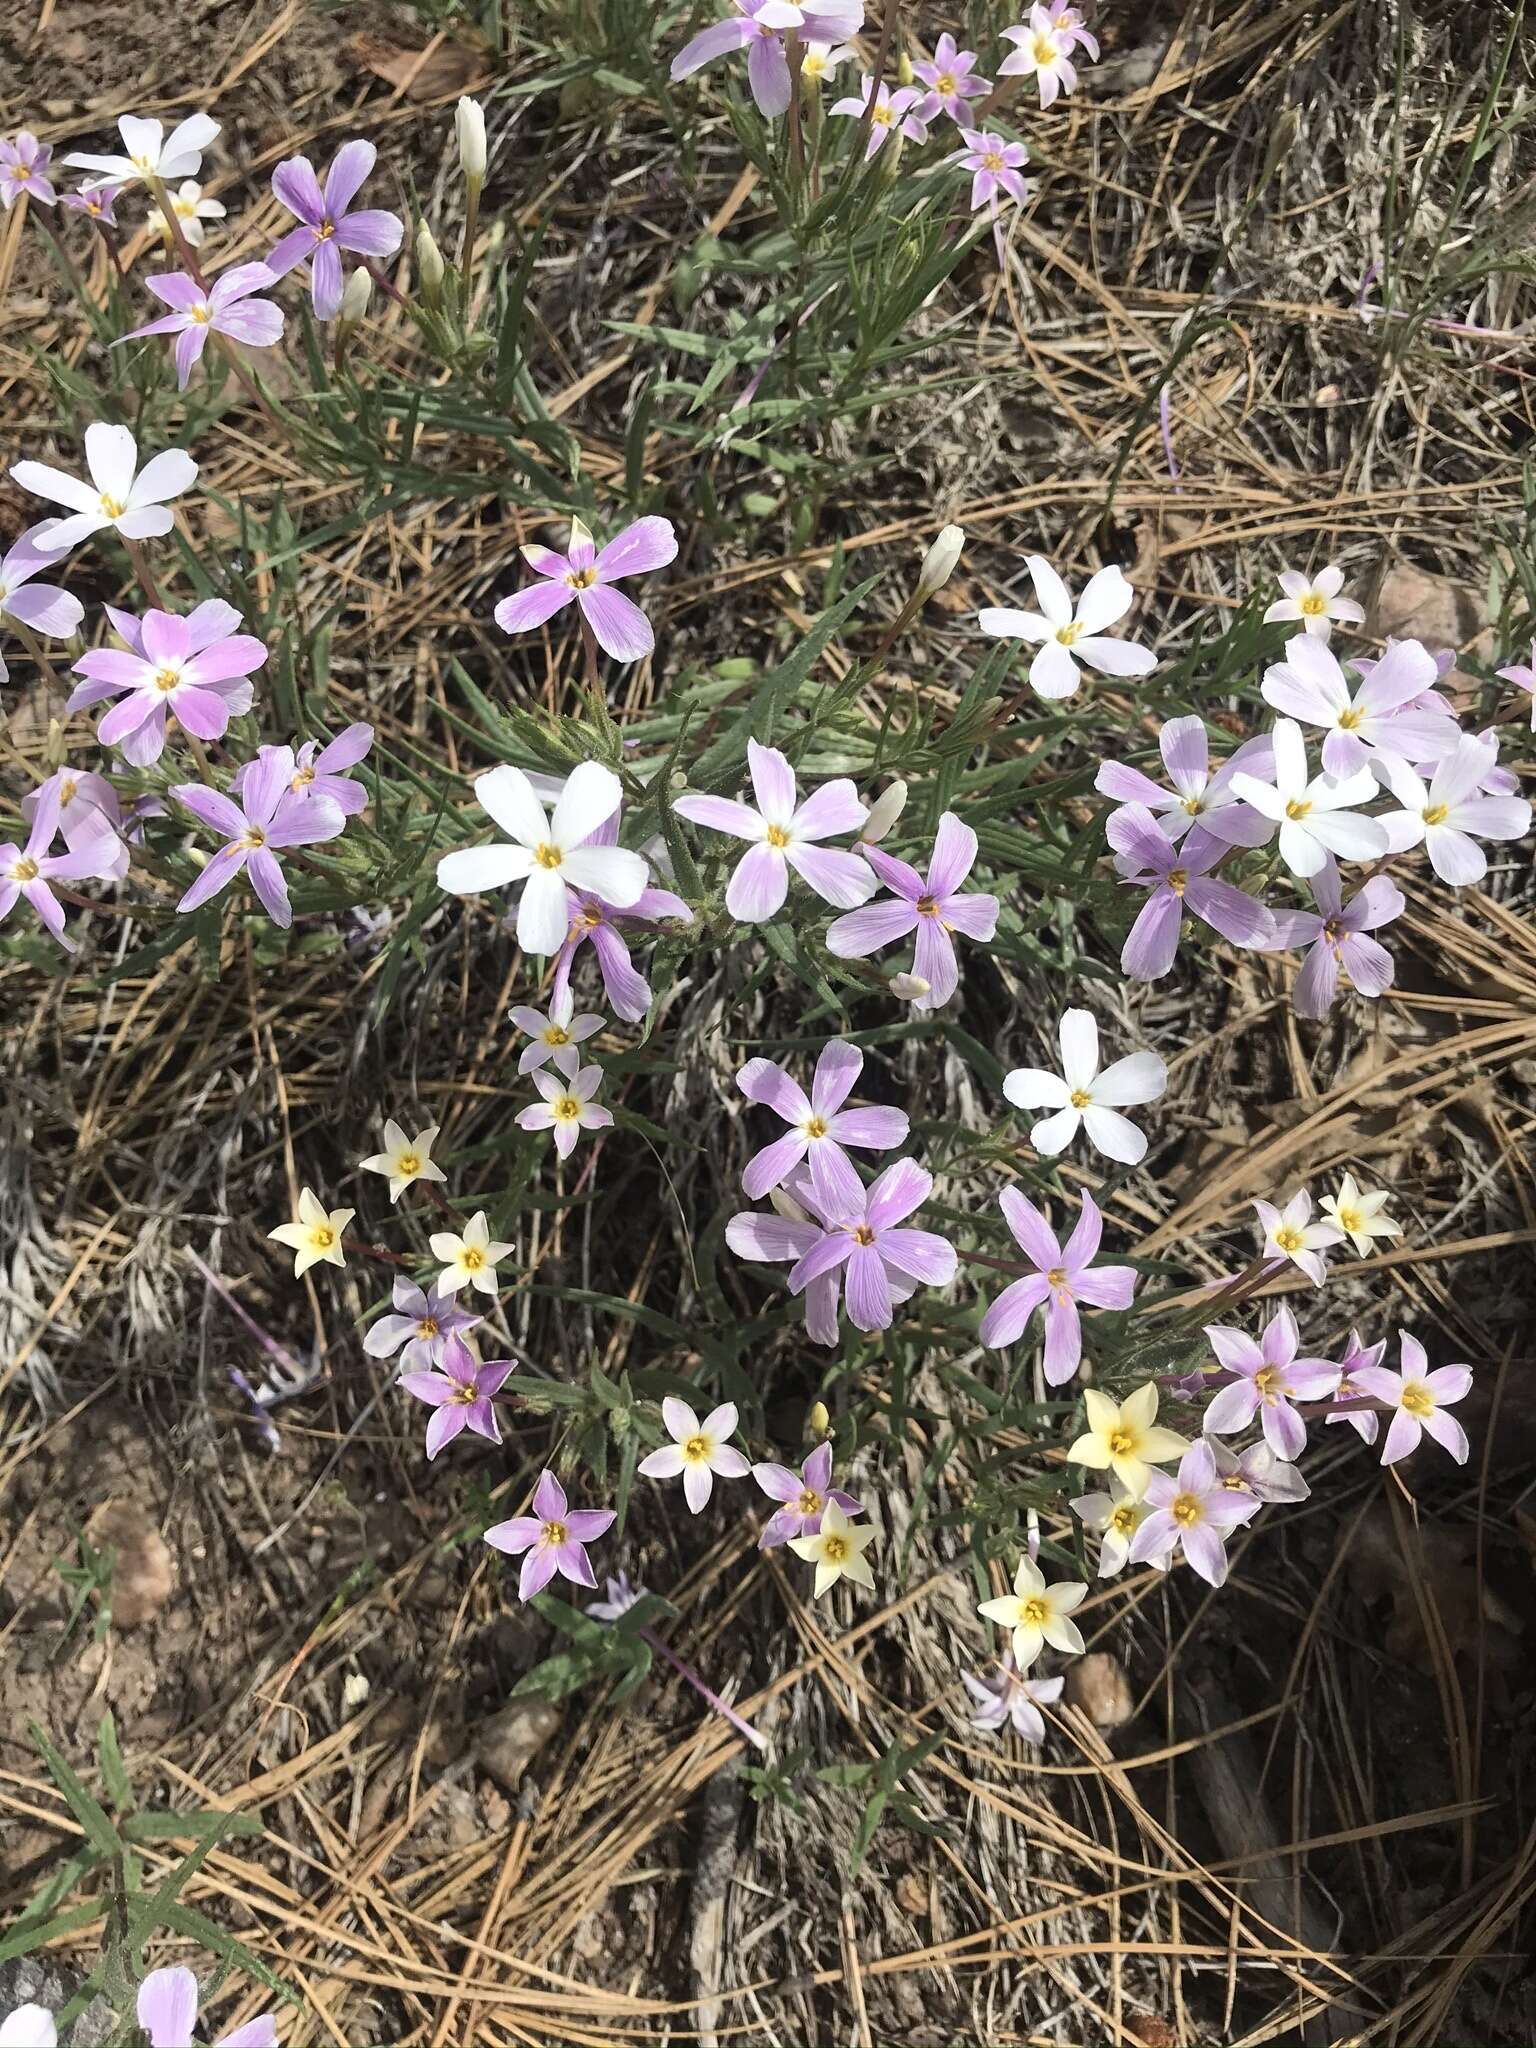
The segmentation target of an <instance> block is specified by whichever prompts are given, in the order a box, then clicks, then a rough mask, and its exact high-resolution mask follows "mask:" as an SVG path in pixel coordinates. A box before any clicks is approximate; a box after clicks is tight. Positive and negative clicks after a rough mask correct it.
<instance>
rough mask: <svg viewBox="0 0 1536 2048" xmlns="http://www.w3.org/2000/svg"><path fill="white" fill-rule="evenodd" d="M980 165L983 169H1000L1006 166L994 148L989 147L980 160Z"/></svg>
mask: <svg viewBox="0 0 1536 2048" xmlns="http://www.w3.org/2000/svg"><path fill="white" fill-rule="evenodd" d="M981 167H982V169H983V170H984V171H1001V170H1004V169H1006V166H1005V165H1004V163H1003V160H1002V158H1001V157H1000V156H999V155H998V153H997V151H996V150H995V149H989V150H988V151H987V153H986V155H985V156H984V157H983V158H982V160H981Z"/></svg>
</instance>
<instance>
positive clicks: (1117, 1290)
mask: <svg viewBox="0 0 1536 2048" xmlns="http://www.w3.org/2000/svg"><path fill="white" fill-rule="evenodd" d="M997 1199H998V1203H999V1205H1000V1206H1001V1208H1002V1212H1003V1215H1004V1217H1005V1218H1006V1220H1007V1224H1008V1228H1009V1229H1010V1230H1011V1231H1012V1232H1013V1235H1014V1237H1015V1239H1016V1240H1017V1241H1018V1245H1019V1248H1020V1250H1021V1251H1022V1252H1023V1253H1024V1255H1025V1257H1026V1258H1027V1259H1028V1260H1029V1262H1030V1264H1031V1265H1032V1266H1034V1267H1035V1269H1036V1270H1035V1271H1034V1272H1033V1273H1031V1274H1028V1275H1026V1277H1025V1278H1024V1279H1022V1280H1015V1281H1014V1282H1013V1283H1012V1284H1011V1285H1010V1286H1008V1287H1005V1288H1004V1289H1003V1291H1002V1293H1001V1294H1000V1295H999V1296H998V1297H997V1299H996V1301H994V1302H993V1303H992V1305H991V1307H990V1308H989V1309H988V1310H987V1312H986V1314H985V1315H984V1316H983V1317H982V1319H981V1332H980V1335H981V1341H982V1343H983V1344H985V1345H986V1346H987V1348H988V1350H990V1351H996V1350H999V1349H1001V1347H1002V1346H1004V1345H1005V1344H1014V1343H1016V1342H1017V1341H1018V1339H1019V1338H1020V1337H1022V1336H1023V1334H1024V1331H1025V1328H1026V1326H1027V1325H1028V1323H1029V1320H1030V1318H1031V1317H1032V1316H1033V1315H1034V1313H1035V1310H1036V1309H1037V1308H1043V1309H1044V1310H1045V1377H1046V1381H1047V1383H1048V1384H1049V1385H1050V1386H1053V1387H1061V1386H1065V1385H1066V1383H1067V1381H1068V1380H1069V1379H1071V1377H1072V1375H1073V1374H1074V1373H1075V1372H1076V1371H1077V1368H1078V1366H1079V1364H1080V1363H1081V1361H1082V1356H1083V1326H1082V1318H1081V1316H1080V1315H1079V1313H1078V1303H1079V1302H1087V1303H1088V1304H1089V1305H1090V1306H1091V1307H1094V1308H1129V1307H1130V1305H1131V1296H1132V1295H1133V1293H1134V1292H1135V1289H1136V1273H1135V1269H1134V1268H1133V1267H1130V1266H1095V1265H1094V1260H1095V1259H1096V1258H1097V1256H1098V1251H1099V1242H1100V1239H1101V1238H1102V1236H1103V1234H1104V1219H1103V1217H1102V1216H1101V1215H1100V1213H1099V1208H1098V1204H1097V1203H1096V1202H1095V1201H1094V1199H1093V1197H1092V1195H1090V1194H1089V1193H1088V1192H1087V1190H1086V1189H1085V1190H1084V1192H1083V1198H1082V1213H1081V1215H1080V1216H1079V1217H1078V1219H1077V1222H1076V1224H1075V1225H1074V1227H1073V1230H1072V1235H1071V1236H1070V1237H1069V1238H1068V1239H1067V1242H1066V1244H1065V1246H1063V1245H1062V1244H1060V1243H1059V1242H1058V1240H1057V1237H1056V1233H1055V1232H1054V1231H1053V1230H1052V1229H1051V1227H1050V1225H1049V1224H1048V1223H1047V1222H1046V1220H1045V1218H1044V1216H1043V1215H1042V1214H1041V1213H1040V1211H1039V1210H1038V1209H1037V1208H1036V1207H1035V1205H1034V1203H1033V1202H1031V1201H1030V1200H1029V1199H1028V1198H1027V1197H1026V1196H1024V1195H1022V1194H1020V1193H1019V1191H1018V1189H1017V1188H1004V1189H1003V1191H1002V1193H1001V1194H1000V1195H999V1196H998V1198H997Z"/></svg>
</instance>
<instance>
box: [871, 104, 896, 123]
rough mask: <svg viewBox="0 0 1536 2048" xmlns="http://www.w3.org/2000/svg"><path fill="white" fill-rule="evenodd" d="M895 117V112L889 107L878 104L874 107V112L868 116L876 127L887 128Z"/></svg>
mask: <svg viewBox="0 0 1536 2048" xmlns="http://www.w3.org/2000/svg"><path fill="white" fill-rule="evenodd" d="M895 118H896V116H895V114H894V113H892V111H891V109H890V108H889V107H879V106H877V107H876V108H875V111H874V113H873V114H871V116H870V119H871V120H872V121H873V122H874V124H875V126H876V127H877V128H889V127H890V125H891V123H892V122H893V121H894V120H895Z"/></svg>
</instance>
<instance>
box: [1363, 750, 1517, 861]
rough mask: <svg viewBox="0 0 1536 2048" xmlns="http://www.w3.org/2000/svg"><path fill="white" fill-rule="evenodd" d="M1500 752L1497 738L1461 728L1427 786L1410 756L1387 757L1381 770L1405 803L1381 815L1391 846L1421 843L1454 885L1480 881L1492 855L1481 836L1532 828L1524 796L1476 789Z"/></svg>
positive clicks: (1511, 835)
mask: <svg viewBox="0 0 1536 2048" xmlns="http://www.w3.org/2000/svg"><path fill="white" fill-rule="evenodd" d="M1498 752H1499V749H1498V742H1497V741H1496V740H1495V741H1492V742H1485V741H1483V740H1481V739H1479V738H1478V737H1476V736H1475V735H1474V734H1472V733H1463V734H1462V736H1461V738H1460V739H1459V740H1458V741H1457V742H1456V745H1455V746H1454V748H1452V750H1451V751H1450V752H1449V753H1448V754H1446V755H1445V757H1444V759H1443V760H1442V761H1441V762H1440V765H1439V766H1438V767H1437V768H1436V769H1435V771H1434V775H1433V777H1432V778H1431V780H1430V783H1429V786H1428V788H1426V787H1425V785H1424V781H1423V778H1422V776H1419V775H1416V774H1415V773H1414V771H1413V769H1411V768H1410V767H1409V766H1408V763H1407V762H1406V761H1403V760H1399V759H1397V758H1396V757H1395V756H1393V755H1385V756H1383V757H1382V761H1381V775H1382V777H1383V779H1384V780H1385V782H1386V784H1387V787H1388V788H1389V789H1390V790H1391V792H1392V794H1393V796H1394V797H1395V798H1396V799H1397V802H1398V804H1399V805H1400V806H1401V808H1400V809H1398V810H1395V811H1388V812H1386V813H1385V814H1384V816H1383V817H1382V820H1381V828H1380V829H1381V830H1382V836H1383V837H1384V839H1385V840H1386V842H1387V846H1388V848H1390V850H1391V851H1392V852H1393V853H1406V852H1407V851H1408V850H1409V849H1410V848H1411V847H1414V846H1418V845H1420V844H1422V845H1423V848H1424V851H1425V852H1426V853H1427V854H1428V855H1429V864H1430V866H1431V867H1432V868H1433V869H1434V871H1435V873H1436V874H1437V875H1438V876H1439V877H1440V879H1441V881H1442V882H1447V883H1449V884H1450V886H1451V887H1452V888H1453V889H1462V888H1465V887H1466V886H1467V885H1468V884H1469V883H1471V882H1480V881H1481V880H1482V879H1483V877H1484V875H1486V874H1487V872H1488V856H1487V855H1486V854H1485V853H1484V852H1483V849H1482V848H1481V847H1480V846H1479V845H1478V843H1477V842H1478V840H1479V839H1523V838H1524V837H1525V835H1526V833H1527V832H1529V831H1530V829H1531V807H1530V805H1529V804H1528V803H1527V802H1526V801H1525V799H1524V798H1523V797H1515V796H1480V795H1479V794H1478V791H1479V790H1480V789H1481V788H1482V785H1483V783H1484V781H1485V780H1486V778H1487V776H1488V773H1489V771H1490V769H1491V768H1492V767H1493V766H1494V764H1495V762H1496V761H1497V759H1498Z"/></svg>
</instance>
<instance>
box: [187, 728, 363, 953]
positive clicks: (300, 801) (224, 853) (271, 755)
mask: <svg viewBox="0 0 1536 2048" xmlns="http://www.w3.org/2000/svg"><path fill="white" fill-rule="evenodd" d="M292 784H293V749H292V747H262V748H260V749H259V750H258V752H257V756H256V759H255V761H254V762H253V763H251V765H250V766H249V767H248V768H247V770H246V773H245V776H244V779H243V780H242V782H241V785H240V796H239V800H238V802H237V801H236V799H235V798H233V797H230V796H225V795H224V794H223V793H222V792H221V791H219V790H216V789H209V788H208V787H207V786H206V785H205V784H203V783H201V782H178V783H173V784H172V786H171V788H170V790H169V791H168V792H167V794H168V795H170V796H173V797H175V799H176V801H177V802H178V803H179V804H180V805H181V806H182V808H183V809H184V810H188V811H190V812H191V813H192V815H193V817H194V818H196V819H198V820H199V822H200V823H202V824H204V825H207V826H209V827H210V828H211V829H212V830H213V831H215V832H218V833H221V834H222V835H223V837H224V841H225V843H224V845H222V846H221V847H220V848H219V850H218V852H217V853H215V854H213V855H212V856H211V858H210V859H209V860H208V862H207V863H206V865H205V866H204V868H203V871H202V873H201V874H200V875H199V876H198V878H197V880H196V881H195V882H194V883H193V884H192V886H191V888H190V889H188V890H187V892H186V894H185V895H184V896H183V897H182V899H181V901H180V902H179V903H178V904H177V906H176V908H177V909H178V910H179V911H190V910H196V909H197V908H198V907H199V906H200V905H201V904H204V903H206V902H208V901H209V899H210V898H211V897H214V896H217V895H218V893H219V891H220V890H221V889H223V888H226V887H227V886H228V885H229V883H230V882H232V881H233V880H234V878H235V876H236V875H237V874H239V872H240V870H241V869H242V868H243V869H244V870H245V872H246V874H247V875H248V876H249V877H250V882H251V887H252V888H253V889H254V890H255V891H256V894H257V896H258V897H260V899H261V903H262V907H263V908H264V909H265V911H266V913H267V915H268V916H269V917H270V918H271V919H272V922H273V923H274V924H276V925H280V926H281V927H282V928H283V930H285V931H286V930H287V929H288V927H289V926H290V925H291V924H292V923H293V907H292V905H291V904H290V903H289V901H288V884H287V882H286V881H285V880H284V879H283V871H282V868H281V867H280V866H279V865H278V860H277V856H278V854H279V853H280V852H282V851H283V850H284V849H285V848H287V847H290V846H314V845H316V844H317V843H319V842H320V841H322V840H326V839H335V838H337V837H338V836H339V835H340V834H341V833H342V832H343V831H344V830H345V829H346V823H347V821H346V818H345V817H344V816H343V814H342V812H341V811H340V809H338V807H337V806H336V805H335V804H333V803H332V802H331V800H330V798H329V797H324V796H316V797H301V796H299V795H297V794H296V793H295V791H294V789H293V787H292Z"/></svg>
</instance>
